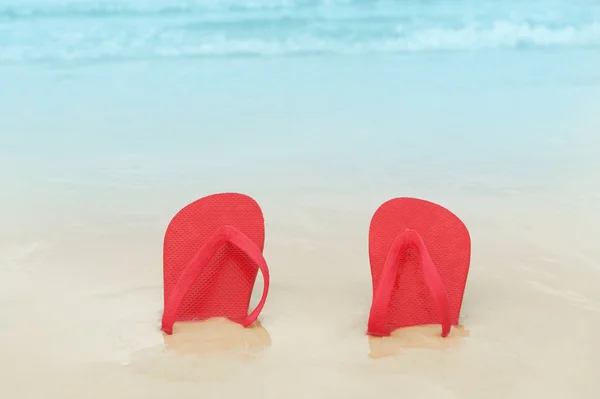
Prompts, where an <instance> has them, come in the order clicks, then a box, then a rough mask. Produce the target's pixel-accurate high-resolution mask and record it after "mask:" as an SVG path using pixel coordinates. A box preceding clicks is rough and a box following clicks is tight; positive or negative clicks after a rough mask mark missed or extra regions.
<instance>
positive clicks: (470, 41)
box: [0, 0, 600, 63]
mask: <svg viewBox="0 0 600 399" xmlns="http://www.w3.org/2000/svg"><path fill="white" fill-rule="evenodd" d="M7 1H9V0H0V15H4V16H5V17H6V16H7V15H8V14H9V13H12V14H11V15H12V16H11V17H10V18H8V17H6V18H5V19H4V20H3V19H2V18H1V17H0V63H21V62H52V61H65V62H69V61H83V62H85V61H102V60H103V61H118V60H152V59H177V58H202V57H225V56H263V57H264V56H288V55H291V56H295V55H296V56H297V55H316V54H335V55H351V54H369V53H381V54H386V53H390V54H393V53H407V52H432V51H477V50H486V49H511V48H519V49H523V48H552V47H600V13H599V11H598V10H599V6H594V5H590V6H589V7H588V8H587V9H586V8H582V7H581V6H579V7H566V8H564V9H562V10H561V12H558V11H556V10H555V11H551V10H549V9H546V8H544V7H538V8H534V9H531V8H527V7H526V8H523V7H522V8H520V9H518V12H517V11H516V9H515V8H514V7H512V8H511V7H509V6H508V5H509V4H511V3H512V2H502V4H504V5H503V7H501V8H500V9H498V8H497V6H498V4H500V3H499V2H494V3H487V2H486V4H488V6H487V7H479V8H468V7H467V6H466V5H465V6H464V8H463V9H462V10H461V9H460V8H458V7H447V8H440V7H438V5H439V4H441V3H438V2H435V1H429V2H423V3H422V4H420V5H419V4H417V3H409V2H406V3H405V2H398V1H396V2H393V1H375V2H372V3H370V4H376V5H378V6H377V7H371V8H368V7H366V5H367V4H369V3H368V2H366V1H365V0H347V1H343V0H243V1H242V0H222V2H221V1H216V0H195V1H175V0H164V1H158V0H132V2H131V3H125V2H119V3H117V2H115V1H114V0H107V1H100V0H65V1H63V2H57V1H56V0H48V3H42V2H41V1H40V0H37V3H36V2H34V1H32V0H23V3H19V5H15V4H16V3H14V2H15V1H16V0H10V1H12V2H13V3H12V5H10V6H9V5H7V4H8V3H7ZM465 1H466V0H462V4H467V3H465ZM402 4H406V6H400V5H402ZM457 4H458V3H457ZM519 4H521V3H519ZM540 4H541V3H540ZM409 5H410V7H409ZM211 7H212V8H211ZM235 7H237V10H236V11H233V8H235ZM302 7H304V8H302ZM490 7H491V8H490ZM211 9H213V11H210V10H211ZM214 9H218V11H214ZM9 10H10V11H9ZM202 10H203V11H202ZM257 10H258V11H257ZM290 10H292V11H293V12H289V11H290ZM200 11H202V12H200ZM61 13H62V14H61ZM102 13H104V14H102ZM128 13H129V14H128ZM131 14H135V17H134V18H131V17H130V16H131ZM60 15H62V16H63V17H64V18H62V19H57V18H58V16H60ZM99 15H103V16H104V17H102V18H99V17H98V16H99ZM109 16H110V17H109ZM117 16H118V18H117Z"/></svg>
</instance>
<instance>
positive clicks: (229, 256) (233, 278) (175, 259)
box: [163, 193, 265, 322]
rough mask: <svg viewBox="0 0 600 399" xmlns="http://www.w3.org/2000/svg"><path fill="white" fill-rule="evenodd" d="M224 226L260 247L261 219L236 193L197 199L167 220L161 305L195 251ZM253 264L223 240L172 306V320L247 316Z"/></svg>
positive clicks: (246, 199) (255, 269) (247, 199)
mask: <svg viewBox="0 0 600 399" xmlns="http://www.w3.org/2000/svg"><path fill="white" fill-rule="evenodd" d="M223 226H233V227H235V228H237V229H238V230H240V231H241V232H242V233H243V234H245V235H246V236H247V237H248V238H249V239H251V240H252V242H253V243H254V244H256V246H257V247H258V249H259V250H260V251H261V252H262V250H263V246H264V236H265V228H264V219H263V214H262V211H261V209H260V206H259V205H258V204H257V203H256V201H254V200H253V199H252V198H250V197H248V196H246V195H243V194H237V193H224V194H214V195H210V196H207V197H204V198H201V199H199V200H197V201H195V202H192V203H191V204H189V205H187V206H186V207H185V208H183V209H182V210H181V211H179V212H178V213H177V214H176V215H175V217H174V218H173V220H171V222H170V223H169V226H168V227H167V231H166V233H165V239H164V247H163V277H164V298H165V305H166V301H167V299H168V298H169V297H170V295H171V293H172V291H173V289H174V287H175V284H176V282H177V280H178V278H179V276H180V275H181V274H182V273H183V271H184V269H185V267H186V266H187V265H188V263H189V262H190V261H191V260H192V259H193V258H194V256H195V255H196V254H197V252H198V250H199V249H200V248H201V247H202V246H203V245H204V244H205V243H206V242H207V241H208V240H209V239H210V238H211V237H212V236H213V234H215V232H216V231H217V230H219V229H220V228H222V227H223ZM257 273H258V267H257V265H256V264H255V263H254V262H252V261H251V260H250V259H249V258H248V257H247V256H246V255H245V254H244V253H243V252H241V251H240V250H239V249H237V248H236V247H234V246H233V245H231V244H225V245H223V246H222V247H221V248H220V249H219V250H218V252H217V253H216V255H215V256H214V257H213V258H212V259H211V260H210V262H209V263H208V265H207V266H206V267H205V268H204V269H203V270H202V273H201V274H200V276H199V277H198V279H197V280H196V281H195V283H194V284H193V285H192V286H191V288H190V289H189V291H188V292H187V294H186V295H185V298H184V300H183V302H182V303H181V306H180V307H179V309H178V310H177V317H176V320H177V321H188V320H206V319H209V318H214V317H226V318H229V319H231V320H232V321H235V322H241V321H242V320H244V319H245V318H246V317H247V315H248V307H249V302H250V296H251V294H252V290H253V287H254V282H255V280H256V276H257Z"/></svg>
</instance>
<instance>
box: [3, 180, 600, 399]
mask: <svg viewBox="0 0 600 399" xmlns="http://www.w3.org/2000/svg"><path fill="white" fill-rule="evenodd" d="M539 187H540V188H541V187H542V186H539ZM57 189H59V190H64V189H65V187H64V186H59V187H58V188H57ZM158 189H159V188H158V187H156V188H154V189H152V190H158ZM405 189H406V190H410V191H413V192H419V191H420V192H422V193H423V194H427V191H428V193H429V195H430V196H429V197H428V198H432V197H433V199H435V197H436V194H435V192H436V191H437V190H434V189H431V190H427V191H424V190H420V189H418V188H417V187H416V186H413V187H412V188H411V187H410V185H409V186H406V185H405ZM515 189H516V191H517V192H518V191H519V189H518V188H515ZM107 190H108V192H107V194H110V195H109V197H108V198H111V199H112V200H111V201H110V202H106V201H99V200H98V199H97V198H96V199H94V197H93V196H92V195H91V194H89V191H88V190H83V189H78V190H76V192H77V193H79V197H78V198H79V200H80V205H81V206H79V207H75V208H73V207H71V208H70V209H69V208H68V207H64V206H63V207H62V208H58V207H57V208H56V209H57V212H53V213H48V212H41V211H40V212H38V213H33V212H32V213H30V214H13V220H12V223H11V218H10V215H8V214H7V215H3V216H6V217H5V219H4V220H5V222H4V225H3V229H2V248H1V254H2V257H1V258H0V260H1V265H2V269H1V272H2V278H1V279H0V281H1V284H2V289H1V292H2V295H1V297H0V298H1V302H0V304H1V311H2V314H3V323H2V324H3V327H2V329H0V335H1V339H0V352H1V353H2V355H3V359H6V360H5V362H4V363H3V366H2V380H3V382H2V384H1V385H0V386H1V388H0V389H1V390H2V393H3V394H5V395H7V396H10V397H18V398H33V397H39V396H42V395H51V396H52V397H89V398H96V397H97V398H101V397H108V396H110V397H113V398H166V397H181V398H188V397H189V398H192V397H197V395H208V396H209V397H215V398H216V397H219V398H220V397H223V398H230V397H239V396H243V397H247V398H280V397H290V398H338V397H348V398H364V397H368V396H370V395H389V394H390V393H391V392H396V391H397V392H398V394H401V393H402V394H410V395H411V397H416V398H434V397H435V398H480V397H482V395H485V397H489V398H530V397H533V396H536V395H542V394H543V395H545V397H548V398H565V397H577V398H593V397H595V394H596V393H597V392H598V390H599V389H600V383H599V382H598V380H597V379H596V378H595V377H596V372H595V370H597V369H598V367H599V366H600V363H599V360H598V359H599V357H598V355H599V354H600V345H599V344H598V343H597V341H596V339H595V335H596V334H595V332H596V331H598V329H599V328H600V296H599V292H598V290H597V281H598V274H599V271H598V268H597V260H598V255H599V253H598V249H597V247H596V246H595V241H594V237H597V235H598V234H599V233H600V231H598V227H597V226H598V223H597V222H598V219H597V218H598V216H595V215H593V214H591V213H587V214H585V213H581V211H582V206H583V205H585V204H584V203H583V202H582V203H581V205H580V206H568V205H565V204H563V205H562V206H561V205H560V204H559V203H558V201H554V202H551V201H540V200H535V199H533V196H532V195H529V196H528V195H527V194H526V193H525V192H522V193H521V195H516V194H514V193H513V194H505V195H501V194H500V193H498V192H496V193H492V192H490V193H488V194H464V190H459V189H457V188H455V189H454V190H446V193H447V194H446V195H445V196H443V198H441V199H442V200H444V201H442V202H444V203H445V204H446V206H448V207H449V208H451V209H453V210H454V211H455V212H456V213H457V214H459V215H461V217H462V218H463V220H464V221H465V223H466V224H467V226H469V229H470V231H471V235H472V241H473V259H472V265H471V273H470V277H469V280H468V283H467V290H466V294H465V302H464V306H463V312H462V317H461V323H462V325H463V326H464V331H462V332H461V331H455V332H454V333H453V335H452V336H451V337H450V338H449V339H448V340H446V341H444V342H442V341H443V340H442V339H441V338H437V337H436V335H437V333H439V328H437V327H423V328H416V329H410V331H408V330H407V331H404V332H402V333H401V334H400V336H398V337H395V338H394V337H392V338H385V339H383V340H382V339H374V338H367V336H366V335H365V328H366V320H367V317H368V310H369V306H370V302H369V301H370V295H371V292H370V289H371V287H370V274H369V267H368V256H367V245H366V238H367V232H368V227H367V226H368V222H369V218H370V217H371V215H372V212H373V210H374V209H375V208H376V207H377V206H378V203H379V202H382V201H384V200H385V199H387V198H391V196H390V194H391V191H392V190H390V189H385V190H381V191H380V192H376V191H375V190H373V191H371V190H367V191H368V192H369V194H367V193H366V192H362V193H361V192H360V191H359V192H357V195H356V196H355V198H354V199H353V200H352V202H349V201H348V200H347V197H346V196H345V195H344V194H342V193H341V191H342V190H338V191H340V194H338V195H336V194H335V193H333V194H332V193H331V192H332V191H334V190H333V189H330V190H328V191H329V192H325V193H323V194H315V193H316V192H318V191H317V190H307V191H305V192H304V194H302V193H301V192H300V191H297V192H296V194H295V195H293V196H288V197H286V196H285V195H281V194H279V195H278V194H273V193H269V192H268V191H267V190H262V191H261V190H256V191H255V192H254V193H253V195H254V197H255V198H256V199H257V201H259V203H261V204H262V207H263V211H264V213H265V218H266V246H265V256H266V258H267V260H268V261H269V264H270V268H271V273H272V281H273V282H272V287H271V291H270V295H269V299H268V302H267V306H266V307H265V310H264V312H263V314H262V315H261V317H260V323H261V324H262V326H257V327H255V328H251V329H248V330H244V329H242V328H239V326H237V325H232V324H231V323H227V322H223V321H219V320H216V321H211V322H208V323H209V324H208V325H180V326H179V327H177V328H178V329H179V330H176V334H174V335H173V336H172V337H169V338H168V339H167V340H165V337H164V336H163V335H162V333H161V332H160V331H159V320H160V317H161V311H162V281H161V277H162V276H161V242H162V235H163V233H164V228H165V226H166V223H167V222H168V220H169V218H170V217H171V216H172V214H173V213H174V212H175V211H176V210H177V208H178V207H179V203H180V202H181V200H184V199H185V200H187V199H190V198H186V195H177V194H175V195H173V196H172V197H171V198H169V199H168V200H166V199H164V197H160V198H162V199H163V202H162V203H161V201H158V200H157V199H156V198H155V199H152V198H153V197H152V196H151V195H150V196H146V194H150V193H151V191H152V190H149V191H148V190H146V191H145V192H143V190H140V189H139V188H137V189H136V188H135V185H123V186H122V187H121V188H114V187H113V188H112V189H107ZM86 191H87V194H86ZM183 191H184V190H181V191H180V193H183ZM461 191H463V194H462V195H459V194H460V192H461ZM136 192H137V194H136ZM202 194H204V193H202ZM142 197H145V198H147V200H146V201H142ZM549 197H550V196H549ZM549 197H548V198H549ZM527 198H531V199H532V200H533V201H535V203H533V202H532V203H531V204H529V203H527ZM177 199H179V200H180V201H177ZM138 201H139V202H138ZM184 202H185V201H184ZM336 204H338V206H334V205H336ZM54 205H56V204H54ZM98 205H102V206H98ZM59 209H60V210H59ZM587 209H591V208H587ZM152 210H154V213H153V212H152ZM126 214H130V215H129V216H125V215H126ZM57 220H60V221H62V222H61V223H58V222H57ZM258 285H259V286H258V287H257V289H256V290H255V291H256V292H258V293H260V283H259V284H258ZM210 323H212V324H210ZM169 339H170V341H169Z"/></svg>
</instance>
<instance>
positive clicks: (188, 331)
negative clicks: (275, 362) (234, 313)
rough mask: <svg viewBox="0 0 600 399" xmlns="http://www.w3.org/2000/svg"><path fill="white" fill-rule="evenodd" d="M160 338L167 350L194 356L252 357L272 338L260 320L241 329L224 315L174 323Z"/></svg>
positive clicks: (268, 344)
mask: <svg viewBox="0 0 600 399" xmlns="http://www.w3.org/2000/svg"><path fill="white" fill-rule="evenodd" d="M163 339H164V342H165V348H166V349H167V350H172V351H175V352H178V353H181V354H185V355H196V356H206V355H216V354H238V355H242V356H253V355H255V354H256V353H258V352H260V351H262V350H263V349H265V348H266V347H269V346H271V337H270V335H269V333H268V332H267V330H265V328H264V327H263V326H262V325H261V324H260V322H259V321H256V322H255V323H253V324H252V325H251V326H249V327H248V328H244V327H242V326H241V325H240V324H237V323H234V322H232V321H230V320H227V319H224V318H217V319H210V320H207V321H204V322H185V323H181V322H180V323H175V325H174V328H173V334H172V335H167V334H163Z"/></svg>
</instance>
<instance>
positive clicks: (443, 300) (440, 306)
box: [367, 229, 450, 337]
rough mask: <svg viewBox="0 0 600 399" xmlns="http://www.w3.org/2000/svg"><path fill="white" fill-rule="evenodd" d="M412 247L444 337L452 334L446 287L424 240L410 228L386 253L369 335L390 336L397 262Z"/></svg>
mask: <svg viewBox="0 0 600 399" xmlns="http://www.w3.org/2000/svg"><path fill="white" fill-rule="evenodd" d="M409 248H414V249H416V250H417V252H418V256H419V266H420V268H421V271H422V273H423V277H424V280H425V284H426V285H427V287H428V288H429V292H430V294H431V296H432V297H433V298H434V300H435V303H436V306H437V310H438V314H439V316H440V324H441V325H442V337H445V336H447V335H448V334H449V333H450V304H449V302H448V294H447V292H446V286H445V285H444V282H443V281H442V278H441V277H440V274H439V272H438V270H437V268H436V266H435V264H434V263H433V260H432V259H431V255H430V254H429V251H428V250H427V247H426V245H425V242H424V241H423V238H422V237H421V235H420V234H419V233H418V232H416V231H415V230H411V229H406V230H405V231H404V232H403V233H400V234H399V235H398V236H397V237H396V239H395V240H394V243H393V244H392V246H391V248H390V250H389V252H388V254H387V258H386V261H385V264H384V266H383V271H382V274H381V278H380V279H379V283H378V285H377V287H376V289H375V292H374V295H373V304H372V306H371V312H370V315H369V324H368V331H367V333H368V334H369V335H375V336H386V335H389V333H390V332H389V331H387V330H386V320H387V313H388V309H389V306H390V301H391V298H392V292H393V290H394V286H395V283H396V279H397V278H398V273H399V268H400V267H399V266H398V259H399V258H400V256H401V255H402V254H403V253H404V252H405V251H406V250H407V249H409Z"/></svg>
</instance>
